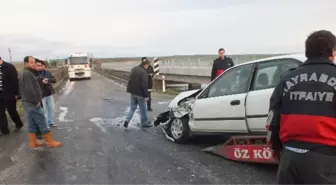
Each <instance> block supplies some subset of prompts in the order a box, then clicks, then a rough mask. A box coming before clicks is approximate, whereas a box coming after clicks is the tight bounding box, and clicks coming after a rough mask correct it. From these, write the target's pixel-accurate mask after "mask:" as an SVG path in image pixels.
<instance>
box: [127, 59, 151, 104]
mask: <svg viewBox="0 0 336 185" xmlns="http://www.w3.org/2000/svg"><path fill="white" fill-rule="evenodd" d="M127 92H128V93H131V94H133V95H137V96H140V97H144V98H147V97H149V93H148V72H147V70H146V69H145V68H144V67H143V65H138V66H136V67H134V68H133V69H132V70H131V73H130V76H129V80H128V84H127Z"/></svg>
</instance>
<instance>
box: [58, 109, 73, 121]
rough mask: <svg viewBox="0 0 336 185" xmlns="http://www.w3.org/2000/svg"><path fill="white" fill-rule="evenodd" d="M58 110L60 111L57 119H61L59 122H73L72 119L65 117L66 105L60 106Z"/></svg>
mask: <svg viewBox="0 0 336 185" xmlns="http://www.w3.org/2000/svg"><path fill="white" fill-rule="evenodd" d="M60 110H61V111H62V112H61V113H60V114H59V116H58V120H59V121H61V122H73V120H68V119H65V116H66V115H67V114H68V107H60Z"/></svg>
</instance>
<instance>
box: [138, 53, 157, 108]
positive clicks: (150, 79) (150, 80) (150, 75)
mask: <svg viewBox="0 0 336 185" xmlns="http://www.w3.org/2000/svg"><path fill="white" fill-rule="evenodd" d="M141 60H142V62H145V61H148V59H147V58H146V57H142V59H141ZM147 73H148V101H147V110H148V111H149V112H151V111H153V109H152V96H151V92H152V90H153V76H154V69H153V67H152V66H151V65H149V66H148V69H147Z"/></svg>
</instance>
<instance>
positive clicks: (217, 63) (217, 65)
mask: <svg viewBox="0 0 336 185" xmlns="http://www.w3.org/2000/svg"><path fill="white" fill-rule="evenodd" d="M218 55H219V57H218V58H217V59H216V60H214V62H213V65H212V70H211V81H212V80H214V79H215V78H216V77H217V76H219V75H220V74H222V73H223V72H224V71H225V70H227V69H228V68H230V67H233V66H234V63H233V61H232V59H231V58H229V57H227V56H225V50H224V49H223V48H220V49H219V50H218Z"/></svg>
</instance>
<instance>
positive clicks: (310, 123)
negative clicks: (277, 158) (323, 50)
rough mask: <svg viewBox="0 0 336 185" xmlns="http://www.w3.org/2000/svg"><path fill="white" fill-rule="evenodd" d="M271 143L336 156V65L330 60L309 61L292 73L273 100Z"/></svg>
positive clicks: (277, 88)
mask: <svg viewBox="0 0 336 185" xmlns="http://www.w3.org/2000/svg"><path fill="white" fill-rule="evenodd" d="M269 115H271V116H269V119H270V120H271V122H270V128H269V130H270V131H271V136H270V141H271V143H272V148H273V150H275V151H280V150H281V149H282V147H283V145H284V146H286V147H294V148H298V149H306V150H311V151H315V152H320V153H325V154H330V155H334V156H335V155H336V134H335V130H336V65H334V64H333V63H332V62H331V61H330V60H329V59H328V58H315V59H308V60H307V61H306V62H305V63H304V64H302V65H301V66H300V67H298V68H297V69H295V70H293V71H291V72H288V73H287V74H286V75H285V76H283V77H282V79H281V80H280V82H279V84H278V85H277V86H276V87H275V89H274V91H273V94H272V96H271V99H270V114H269Z"/></svg>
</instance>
